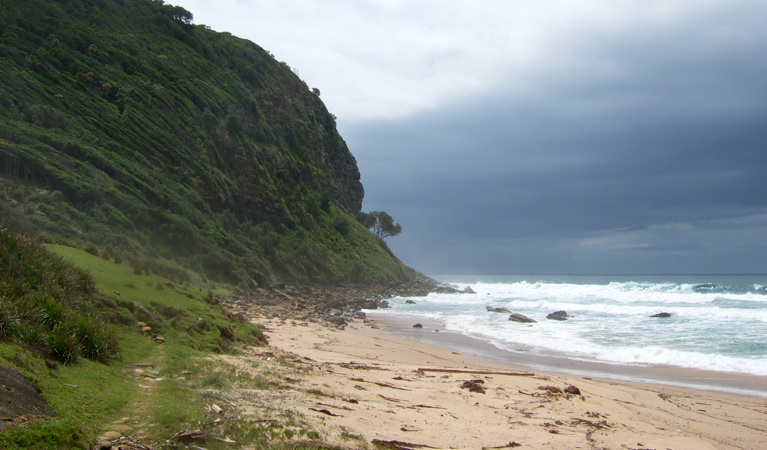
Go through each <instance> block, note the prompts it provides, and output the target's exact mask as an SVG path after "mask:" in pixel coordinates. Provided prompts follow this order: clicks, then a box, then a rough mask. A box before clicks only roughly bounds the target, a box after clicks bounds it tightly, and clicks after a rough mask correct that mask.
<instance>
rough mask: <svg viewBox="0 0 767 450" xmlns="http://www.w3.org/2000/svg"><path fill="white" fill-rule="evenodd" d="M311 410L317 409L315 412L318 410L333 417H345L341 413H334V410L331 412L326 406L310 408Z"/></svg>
mask: <svg viewBox="0 0 767 450" xmlns="http://www.w3.org/2000/svg"><path fill="white" fill-rule="evenodd" d="M309 410H310V411H315V412H318V413H322V414H326V415H328V416H331V417H343V416H342V415H340V414H333V413H332V412H330V411H328V410H327V409H324V408H323V409H317V408H309Z"/></svg>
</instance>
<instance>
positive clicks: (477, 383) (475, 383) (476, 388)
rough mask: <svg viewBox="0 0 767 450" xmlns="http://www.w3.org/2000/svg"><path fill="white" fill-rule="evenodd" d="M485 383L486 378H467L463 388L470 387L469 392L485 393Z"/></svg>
mask: <svg viewBox="0 0 767 450" xmlns="http://www.w3.org/2000/svg"><path fill="white" fill-rule="evenodd" d="M483 384H485V380H467V381H464V382H463V384H462V385H461V389H468V390H469V392H476V393H478V394H484V393H485V388H484V387H482V385H483Z"/></svg>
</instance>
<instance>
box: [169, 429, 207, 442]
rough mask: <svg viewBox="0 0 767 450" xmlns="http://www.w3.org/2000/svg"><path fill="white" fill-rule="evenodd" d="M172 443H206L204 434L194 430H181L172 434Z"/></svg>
mask: <svg viewBox="0 0 767 450" xmlns="http://www.w3.org/2000/svg"><path fill="white" fill-rule="evenodd" d="M170 439H171V440H172V441H177V442H181V443H184V444H193V443H201V444H204V443H205V442H206V441H207V437H206V436H205V433H203V432H202V430H200V429H196V430H181V431H179V432H178V433H176V434H174V435H173V436H172V437H171V438H170Z"/></svg>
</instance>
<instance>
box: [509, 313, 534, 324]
mask: <svg viewBox="0 0 767 450" xmlns="http://www.w3.org/2000/svg"><path fill="white" fill-rule="evenodd" d="M509 320H510V321H512V322H519V323H538V322H537V321H535V320H533V319H531V318H529V317H527V316H526V315H524V314H519V313H514V314H512V315H510V316H509Z"/></svg>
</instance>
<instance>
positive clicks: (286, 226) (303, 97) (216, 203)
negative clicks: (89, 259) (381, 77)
mask: <svg viewBox="0 0 767 450" xmlns="http://www.w3.org/2000/svg"><path fill="white" fill-rule="evenodd" d="M0 12H1V14H0V30H2V32H1V35H0V74H2V75H1V76H0V217H1V218H2V224H3V225H4V226H6V227H10V228H16V229H21V230H24V231H26V232H30V233H36V234H40V235H42V236H43V239H44V240H47V241H52V242H61V243H66V244H68V245H73V246H77V247H80V248H87V249H89V251H91V252H93V253H99V254H102V255H104V254H106V255H109V256H119V257H121V258H122V259H125V260H131V261H132V262H133V264H134V265H135V266H137V267H138V268H139V269H141V270H152V271H155V272H158V273H162V274H164V275H167V276H170V277H172V278H173V279H176V280H178V281H191V280H197V281H200V280H215V281H222V282H226V283H230V284H239V285H241V286H251V287H255V286H257V285H258V286H262V287H263V286H270V285H273V284H274V283H280V282H284V283H314V284H317V283H320V284H339V283H349V282H355V283H380V282H391V281H395V280H403V279H407V278H408V277H409V274H411V273H412V272H411V271H409V270H407V269H406V268H405V266H404V265H403V264H402V263H401V262H400V261H399V260H397V258H396V257H394V256H393V255H392V254H391V252H390V251H389V250H388V248H387V247H386V245H385V243H384V242H383V241H382V240H380V239H377V238H376V237H375V236H373V235H372V234H371V233H370V232H369V231H368V230H367V229H366V228H365V226H363V225H361V224H360V223H359V222H358V221H357V220H355V216H356V215H357V214H358V213H359V212H360V208H361V205H362V199H363V195H364V190H363V187H362V184H361V183H360V175H359V171H358V168H357V165H356V161H355V158H354V156H353V155H352V154H351V153H350V151H349V149H348V148H347V146H346V144H345V142H344V140H343V139H342V137H341V136H340V135H339V134H338V131H337V130H336V126H335V117H334V116H333V115H332V114H331V113H329V112H328V111H327V109H326V108H325V105H324V104H323V103H322V101H321V100H320V98H319V91H318V90H313V89H310V88H309V87H308V86H307V85H306V83H304V82H303V81H302V80H301V79H300V78H299V77H298V76H296V74H295V73H294V72H293V71H292V70H291V69H290V67H289V66H288V64H287V63H285V62H279V61H277V60H275V58H274V57H273V56H272V55H271V54H270V53H269V52H267V51H266V50H264V49H262V48H260V47H259V46H258V45H256V44H254V43H252V42H250V41H247V40H243V39H239V38H237V37H234V36H232V35H230V34H228V33H219V32H215V31H213V30H210V29H209V28H207V27H205V26H202V25H194V24H193V23H192V14H191V13H190V12H188V11H186V10H184V9H183V8H180V7H174V6H171V5H167V4H163V2H162V1H158V0H134V1H123V0H72V1H53V0H45V1H36V2H3V4H2V6H0Z"/></svg>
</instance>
